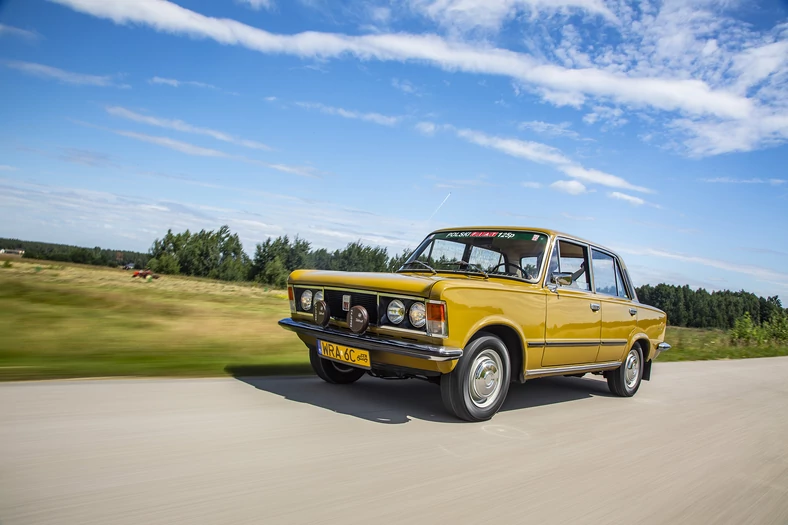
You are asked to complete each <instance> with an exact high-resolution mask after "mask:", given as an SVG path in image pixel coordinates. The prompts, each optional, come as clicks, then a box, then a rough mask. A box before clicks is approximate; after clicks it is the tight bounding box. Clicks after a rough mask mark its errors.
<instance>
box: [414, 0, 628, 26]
mask: <svg viewBox="0 0 788 525" xmlns="http://www.w3.org/2000/svg"><path fill="white" fill-rule="evenodd" d="M409 4H410V6H411V8H412V9H414V10H415V11H417V12H419V13H421V14H422V15H424V16H426V17H428V18H430V19H431V20H433V21H435V22H437V23H438V24H441V25H443V26H445V27H449V28H452V29H458V30H461V31H468V30H472V29H487V30H494V31H497V30H499V29H500V28H501V26H502V25H503V24H504V22H506V21H508V20H511V19H514V18H516V17H517V16H519V15H521V14H528V15H530V16H532V17H535V16H536V15H538V14H539V13H541V12H544V13H547V14H553V13H559V12H567V11H575V12H582V13H587V14H591V15H599V16H601V17H602V18H604V19H605V20H607V21H608V22H611V23H617V19H616V16H615V14H613V12H612V11H610V9H608V8H607V7H606V6H605V4H604V2H603V1H602V0H409Z"/></svg>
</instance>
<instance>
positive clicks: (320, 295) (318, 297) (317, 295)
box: [315, 290, 323, 302]
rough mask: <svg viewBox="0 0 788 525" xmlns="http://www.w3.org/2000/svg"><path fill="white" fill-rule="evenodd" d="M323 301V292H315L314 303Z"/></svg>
mask: <svg viewBox="0 0 788 525" xmlns="http://www.w3.org/2000/svg"><path fill="white" fill-rule="evenodd" d="M322 300H323V290H318V291H317V292H315V302H318V301H322Z"/></svg>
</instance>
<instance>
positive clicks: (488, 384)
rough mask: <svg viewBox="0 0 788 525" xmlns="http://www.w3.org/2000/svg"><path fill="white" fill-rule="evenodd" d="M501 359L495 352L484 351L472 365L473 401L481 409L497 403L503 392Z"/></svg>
mask: <svg viewBox="0 0 788 525" xmlns="http://www.w3.org/2000/svg"><path fill="white" fill-rule="evenodd" d="M501 368H502V363H501V357H500V356H499V355H498V353H497V352H495V351H494V350H483V351H482V352H481V353H480V354H479V355H478V356H476V359H474V360H473V364H472V365H471V374H470V378H469V379H470V385H469V386H470V393H471V401H473V404H474V405H476V406H477V407H479V408H485V407H488V406H490V405H491V404H493V403H495V400H496V399H497V398H498V393H499V392H500V391H501Z"/></svg>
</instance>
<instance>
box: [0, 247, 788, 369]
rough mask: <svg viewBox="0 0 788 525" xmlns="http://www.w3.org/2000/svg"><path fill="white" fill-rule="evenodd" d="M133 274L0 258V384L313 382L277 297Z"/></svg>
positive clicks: (686, 346)
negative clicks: (294, 377) (241, 377)
mask: <svg viewBox="0 0 788 525" xmlns="http://www.w3.org/2000/svg"><path fill="white" fill-rule="evenodd" d="M5 261H8V263H7V264H6V263H5ZM9 265H10V267H9ZM131 275H132V272H131V271H124V270H119V269H112V268H101V267H93V266H82V265H76V264H63V263H52V262H47V261H30V260H27V259H19V258H3V259H0V380H18V379H46V378H64V377H96V376H162V375H167V376H214V375H224V374H228V373H246V374H292V373H311V369H310V367H309V364H308V359H307V354H306V349H305V347H304V345H303V344H302V343H301V341H300V340H298V338H297V337H296V336H295V335H294V334H292V333H290V332H287V331H285V330H282V329H281V328H280V327H279V326H277V324H276V323H277V321H278V320H279V319H281V318H282V317H286V316H287V315H288V305H287V297H286V295H285V293H284V292H283V291H277V290H268V289H266V288H262V287H259V286H255V285H252V284H247V283H238V284H235V283H224V282H220V281H213V280H207V279H196V278H189V277H176V276H162V277H161V278H160V279H155V280H153V279H152V280H141V279H139V278H132V277H131ZM667 340H668V342H670V343H671V344H672V345H673V348H672V349H671V350H670V351H669V352H666V353H664V354H662V355H661V356H660V358H659V359H660V361H677V360H682V361H683V360H697V359H732V358H742V357H765V356H775V355H788V348H786V347H774V346H770V347H750V346H744V347H739V346H732V345H731V344H730V342H729V338H728V335H727V334H726V333H725V332H723V331H720V330H697V329H688V328H673V327H669V328H668V337H667Z"/></svg>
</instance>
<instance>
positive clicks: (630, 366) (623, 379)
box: [607, 345, 645, 397]
mask: <svg viewBox="0 0 788 525" xmlns="http://www.w3.org/2000/svg"><path fill="white" fill-rule="evenodd" d="M644 366H645V362H644V361H643V351H642V350H641V349H640V345H635V346H633V347H632V349H631V350H630V351H629V352H628V353H627V356H626V358H624V362H623V363H622V364H621V366H620V367H618V368H616V369H615V370H611V371H610V372H608V374H607V387H608V388H609V389H610V392H612V393H613V394H615V395H617V396H621V397H632V396H634V395H635V392H637V391H638V388H640V382H641V380H642V379H643V368H644Z"/></svg>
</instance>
